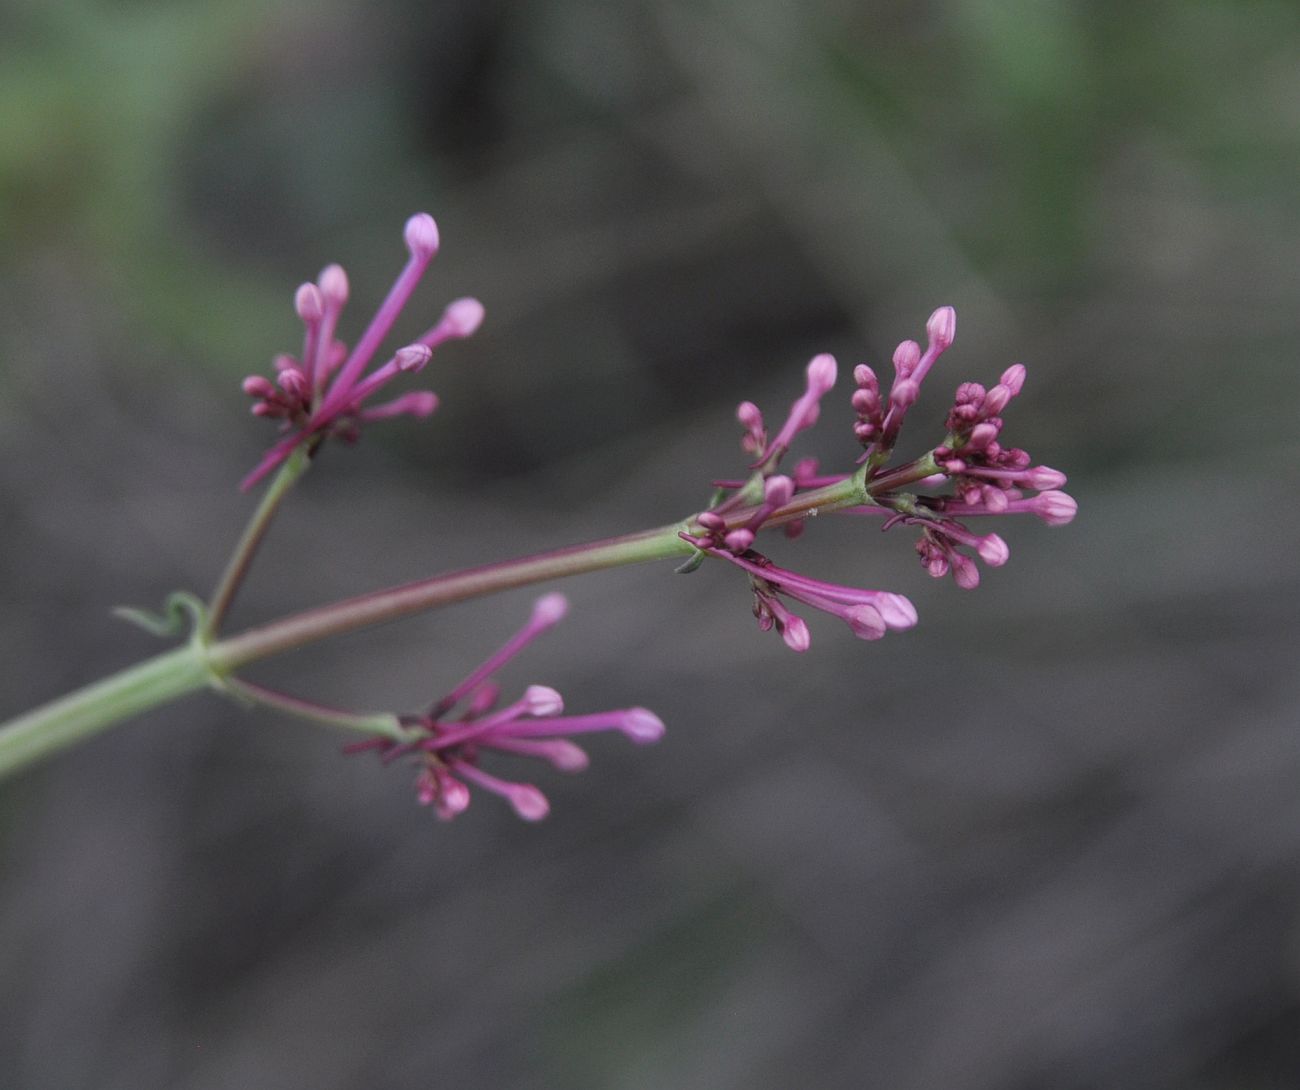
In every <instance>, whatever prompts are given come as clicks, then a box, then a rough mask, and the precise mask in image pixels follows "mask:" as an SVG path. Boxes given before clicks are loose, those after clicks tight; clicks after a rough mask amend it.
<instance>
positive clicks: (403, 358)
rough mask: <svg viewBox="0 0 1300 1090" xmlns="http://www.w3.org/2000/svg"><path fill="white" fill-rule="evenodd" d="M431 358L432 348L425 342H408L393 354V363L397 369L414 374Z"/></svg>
mask: <svg viewBox="0 0 1300 1090" xmlns="http://www.w3.org/2000/svg"><path fill="white" fill-rule="evenodd" d="M432 358H433V349H432V348H430V347H429V346H428V345H427V344H408V345H406V347H404V348H399V349H398V350H397V351H396V352H395V353H394V354H393V364H394V365H395V366H396V367H397V369H398V370H399V371H406V372H409V373H412V374H414V373H415V372H416V371H420V370H423V368H424V365H425V364H426V363H428V362H429V360H430V359H432Z"/></svg>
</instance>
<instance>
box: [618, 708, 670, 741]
mask: <svg viewBox="0 0 1300 1090" xmlns="http://www.w3.org/2000/svg"><path fill="white" fill-rule="evenodd" d="M618 729H619V730H621V731H622V732H623V733H624V734H626V735H627V736H628V737H629V738H631V739H632V741H634V742H636V743H637V744H638V745H646V744H648V743H650V742H657V741H659V739H660V738H662V737H663V736H664V729H665V728H664V721H663V720H662V719H660V718H659V716H657V715H655V713H654V712H652V711H651V710H650V709H649V708H628V709H627V711H625V712H624V713H623V722H622V724H621V725H620V726H619V728H618Z"/></svg>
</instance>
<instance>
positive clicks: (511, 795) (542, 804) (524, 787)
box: [431, 221, 551, 821]
mask: <svg viewBox="0 0 1300 1090" xmlns="http://www.w3.org/2000/svg"><path fill="white" fill-rule="evenodd" d="M431 222H432V221H431ZM505 797H506V801H507V802H508V803H510V805H511V806H513V807H514V808H515V813H516V814H518V815H519V816H520V817H521V818H523V819H524V820H525V821H541V820H542V818H544V817H545V816H546V815H547V814H549V813H550V812H551V804H550V803H549V802H547V801H546V796H545V795H543V794H542V793H541V792H540V791H539V790H538V789H537V788H536V787H534V786H533V785H532V784H531V783H515V784H511V785H510V786H509V787H508V788H506V791H505Z"/></svg>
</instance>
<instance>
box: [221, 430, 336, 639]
mask: <svg viewBox="0 0 1300 1090" xmlns="http://www.w3.org/2000/svg"><path fill="white" fill-rule="evenodd" d="M313 449H314V446H311V447H309V446H300V447H298V448H297V449H296V450H295V451H294V452H293V453H292V454H290V455H289V457H288V458H287V459H286V461H285V463H284V465H282V466H281V467H280V470H279V472H278V473H276V475H275V477H274V479H273V480H272V481H271V484H270V485H269V486H268V487H267V490H266V493H265V495H263V496H262V500H261V502H260V503H259V504H258V505H257V510H256V511H254V512H253V517H252V518H250V519H249V520H248V525H247V526H245V527H244V532H243V534H242V535H241V536H240V538H239V543H238V544H237V545H236V546H235V551H234V552H233V553H231V554H230V559H229V560H228V561H227V562H226V570H225V571H224V572H222V573H221V580H220V581H219V582H218V583H217V586H216V589H215V590H214V591H213V592H212V597H211V598H210V599H209V600H208V620H207V624H206V625H204V628H203V635H204V637H205V638H208V639H211V638H212V637H214V636H215V635H216V634H217V631H218V629H220V627H221V622H222V620H223V619H224V618H225V616H226V613H227V611H229V609H230V605H231V603H232V602H233V601H234V600H235V594H236V593H237V592H238V590H239V586H240V584H241V583H242V582H243V581H244V576H245V575H246V574H247V573H248V569H249V566H250V565H251V564H252V563H253V557H254V556H256V555H257V549H258V546H259V545H261V544H262V538H264V537H265V536H266V532H267V530H269V529H270V528H271V520H272V519H273V518H275V514H276V512H277V511H278V510H279V509H280V503H281V501H282V500H283V499H284V497H285V496H286V495H287V494H288V492H289V489H290V488H292V487H293V486H294V484H295V482H296V481H297V480H298V478H299V477H301V476H302V475H303V474H304V473H305V472H306V471H307V468H308V467H309V466H310V465H311V455H312V450H313Z"/></svg>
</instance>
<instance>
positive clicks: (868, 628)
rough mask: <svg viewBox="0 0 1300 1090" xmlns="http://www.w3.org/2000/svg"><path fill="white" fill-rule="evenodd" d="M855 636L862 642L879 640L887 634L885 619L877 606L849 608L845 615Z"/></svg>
mask: <svg viewBox="0 0 1300 1090" xmlns="http://www.w3.org/2000/svg"><path fill="white" fill-rule="evenodd" d="M843 617H844V620H845V621H847V622H848V626H849V628H851V629H852V630H853V634H854V635H855V636H857V638H858V639H860V640H878V639H880V638H881V637H882V636H883V635H884V634H885V632H886V627H885V618H884V617H882V616H881V615H880V610H878V609H877V608H876V607H875V606H869V605H857V606H849V608H848V609H846V610H845V611H844V613H843Z"/></svg>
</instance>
